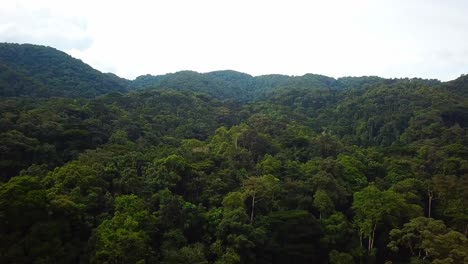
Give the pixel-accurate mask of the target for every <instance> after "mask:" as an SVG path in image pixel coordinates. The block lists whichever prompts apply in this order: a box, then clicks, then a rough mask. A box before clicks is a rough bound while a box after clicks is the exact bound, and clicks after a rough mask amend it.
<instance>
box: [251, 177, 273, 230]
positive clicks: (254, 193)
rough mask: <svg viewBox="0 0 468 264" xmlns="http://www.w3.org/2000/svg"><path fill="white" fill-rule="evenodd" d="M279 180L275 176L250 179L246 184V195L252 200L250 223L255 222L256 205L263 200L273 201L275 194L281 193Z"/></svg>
mask: <svg viewBox="0 0 468 264" xmlns="http://www.w3.org/2000/svg"><path fill="white" fill-rule="evenodd" d="M279 188H280V185H279V180H278V179H277V178H275V177H274V176H273V175H263V176H261V177H249V178H248V179H247V180H245V182H244V189H245V192H246V194H247V195H248V196H249V197H250V198H251V207H250V223H251V224H252V223H253V221H254V215H255V205H256V204H257V203H259V202H261V201H263V200H269V201H273V199H274V196H275V194H276V193H277V192H278V191H279Z"/></svg>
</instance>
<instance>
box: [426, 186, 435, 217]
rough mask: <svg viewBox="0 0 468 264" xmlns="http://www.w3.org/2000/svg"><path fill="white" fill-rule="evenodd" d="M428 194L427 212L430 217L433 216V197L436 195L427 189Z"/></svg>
mask: <svg viewBox="0 0 468 264" xmlns="http://www.w3.org/2000/svg"><path fill="white" fill-rule="evenodd" d="M427 194H428V198H427V199H428V207H429V208H428V213H427V217H428V218H431V211H432V197H434V193H433V192H432V191H430V190H427Z"/></svg>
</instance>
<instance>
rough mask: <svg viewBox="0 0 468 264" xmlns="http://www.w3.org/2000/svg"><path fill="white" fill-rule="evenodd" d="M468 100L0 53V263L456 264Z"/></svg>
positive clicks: (462, 225)
mask: <svg viewBox="0 0 468 264" xmlns="http://www.w3.org/2000/svg"><path fill="white" fill-rule="evenodd" d="M467 92H468V76H466V75H465V76H461V77H460V78H457V79H456V80H453V81H450V82H440V81H438V80H425V79H418V78H412V79H409V78H404V79H385V78H380V77H373V76H371V77H343V78H338V79H335V78H330V77H327V76H322V75H316V74H306V75H304V76H287V75H279V74H272V75H264V76H251V75H248V74H245V73H240V72H235V71H231V70H224V71H215V72H208V73H197V72H193V71H181V72H176V73H171V74H165V75H160V76H151V75H143V76H140V77H138V78H136V79H135V80H125V79H122V78H119V77H118V76H115V75H112V74H104V73H101V72H99V71H97V70H95V69H93V68H92V67H90V66H88V65H87V64H85V63H83V62H82V61H80V60H76V59H74V58H72V57H71V56H68V55H67V54H65V53H63V52H61V51H58V50H56V49H53V48H49V47H43V46H35V45H18V44H0V263H164V264H179V263H200V264H202V263H203V264H211V263H213V264H234V263H241V264H247V263H248V264H250V263H265V264H266V263H273V264H284V263H296V264H307V263H330V264H343V263H346V264H348V263H369V264H373V263H389V262H390V261H391V263H423V262H424V263H428V264H429V263H434V264H435V263H438V264H441V263H468V239H467V234H468V203H467V202H468V196H467V195H468V180H467V179H468V176H467V175H468V98H467ZM421 234H423V235H421ZM408 237H409V238H411V239H408Z"/></svg>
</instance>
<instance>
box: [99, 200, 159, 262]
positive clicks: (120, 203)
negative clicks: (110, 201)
mask: <svg viewBox="0 0 468 264" xmlns="http://www.w3.org/2000/svg"><path fill="white" fill-rule="evenodd" d="M115 209H116V212H115V214H114V216H113V217H112V218H111V219H109V220H104V221H103V222H102V223H101V224H100V225H99V226H98V227H97V228H96V233H95V235H94V238H93V240H92V241H94V251H93V255H92V257H91V262H93V263H104V262H106V263H137V262H139V261H145V262H146V261H149V260H150V259H151V256H152V255H153V252H152V249H151V247H150V245H149V241H150V234H151V232H154V230H151V229H152V228H154V224H155V219H154V217H153V216H152V215H151V214H149V212H148V211H147V210H146V209H145V208H144V204H143V201H142V200H141V199H140V198H138V197H137V196H135V195H123V196H119V197H117V198H116V200H115Z"/></svg>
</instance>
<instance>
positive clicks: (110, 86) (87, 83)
mask: <svg viewBox="0 0 468 264" xmlns="http://www.w3.org/2000/svg"><path fill="white" fill-rule="evenodd" d="M128 85H129V82H128V81H127V80H125V79H122V78H119V77H117V76H115V75H112V74H103V73H101V72H99V71H97V70H95V69H93V68H92V67H90V66H89V65H87V64H85V63H83V62H82V61H80V60H77V59H75V58H73V57H71V56H70V55H68V54H66V53H64V52H62V51H59V50H56V49H54V48H51V47H44V46H38V45H31V44H21V45H20V44H11V43H0V96H36V97H53V96H62V97H63V96H66V97H94V96H97V95H102V94H105V93H108V92H113V91H117V92H125V91H126V90H127V87H128Z"/></svg>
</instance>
